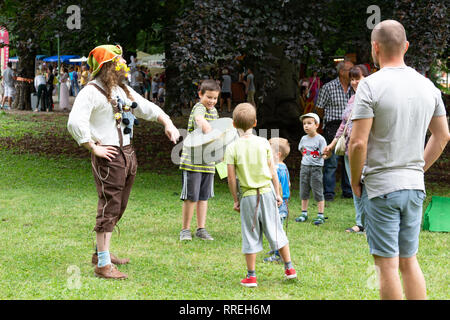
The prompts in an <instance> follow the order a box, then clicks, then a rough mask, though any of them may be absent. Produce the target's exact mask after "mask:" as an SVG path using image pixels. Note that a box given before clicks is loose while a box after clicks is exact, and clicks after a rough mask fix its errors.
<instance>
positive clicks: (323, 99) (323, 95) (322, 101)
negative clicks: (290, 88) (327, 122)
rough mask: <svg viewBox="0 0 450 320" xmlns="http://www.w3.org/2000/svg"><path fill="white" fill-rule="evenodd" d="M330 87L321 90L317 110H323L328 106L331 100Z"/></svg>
mask: <svg viewBox="0 0 450 320" xmlns="http://www.w3.org/2000/svg"><path fill="white" fill-rule="evenodd" d="M327 88H328V87H322V89H320V90H319V96H318V97H317V103H316V108H319V109H323V108H324V106H326V105H327V102H328V100H329V94H328V90H327Z"/></svg>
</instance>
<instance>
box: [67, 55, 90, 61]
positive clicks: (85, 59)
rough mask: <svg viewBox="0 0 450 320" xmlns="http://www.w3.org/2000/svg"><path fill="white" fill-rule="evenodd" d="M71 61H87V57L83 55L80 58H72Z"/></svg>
mask: <svg viewBox="0 0 450 320" xmlns="http://www.w3.org/2000/svg"><path fill="white" fill-rule="evenodd" d="M69 61H70V62H86V61H87V58H86V57H84V56H83V57H81V58H78V59H70V60H69Z"/></svg>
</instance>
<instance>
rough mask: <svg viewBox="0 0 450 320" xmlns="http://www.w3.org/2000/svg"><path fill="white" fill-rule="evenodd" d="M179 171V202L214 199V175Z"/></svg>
mask: <svg viewBox="0 0 450 320" xmlns="http://www.w3.org/2000/svg"><path fill="white" fill-rule="evenodd" d="M181 171H182V175H181V183H182V190H181V197H180V199H181V200H190V201H193V202H197V201H206V200H208V199H209V198H212V197H214V173H204V172H194V171H187V170H181Z"/></svg>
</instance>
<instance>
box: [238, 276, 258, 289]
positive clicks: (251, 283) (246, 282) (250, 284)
mask: <svg viewBox="0 0 450 320" xmlns="http://www.w3.org/2000/svg"><path fill="white" fill-rule="evenodd" d="M241 286H244V287H247V288H254V287H257V286H258V283H257V282H256V277H249V276H247V277H245V278H244V279H242V280H241Z"/></svg>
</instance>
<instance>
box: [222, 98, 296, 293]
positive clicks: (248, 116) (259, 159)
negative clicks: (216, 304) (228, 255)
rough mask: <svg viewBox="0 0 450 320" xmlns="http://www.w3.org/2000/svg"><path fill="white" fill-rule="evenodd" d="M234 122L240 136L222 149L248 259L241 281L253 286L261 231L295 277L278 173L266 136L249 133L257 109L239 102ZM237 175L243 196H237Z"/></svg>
mask: <svg viewBox="0 0 450 320" xmlns="http://www.w3.org/2000/svg"><path fill="white" fill-rule="evenodd" d="M233 125H234V126H235V127H236V128H237V129H238V131H239V133H240V138H239V139H237V140H236V141H234V142H233V143H232V144H230V145H229V146H228V147H227V149H226V151H225V162H226V164H227V169H228V186H229V188H230V192H231V195H232V196H233V199H234V208H233V209H234V210H236V211H238V212H240V214H241V231H242V252H243V253H244V254H245V260H246V263H247V277H246V278H244V279H243V280H242V281H241V285H243V286H245V287H256V286H257V281H256V273H255V265H256V253H257V252H260V251H262V250H263V245H262V243H263V233H264V234H265V235H266V238H267V240H268V241H269V244H270V246H271V248H272V250H279V252H280V255H281V258H282V259H283V261H284V264H285V276H286V278H287V279H294V278H296V277H297V274H296V272H295V269H294V268H293V266H292V262H291V257H290V251H289V241H288V239H287V237H286V233H285V232H284V230H283V227H282V224H281V221H280V217H279V213H278V205H281V203H282V201H283V200H282V198H281V196H280V191H279V182H278V176H277V173H276V171H275V166H274V163H273V157H272V150H271V147H270V144H269V142H268V141H267V139H264V138H261V137H258V136H255V135H253V134H252V129H253V127H255V126H256V109H255V107H253V106H252V105H251V104H249V103H241V104H239V105H238V106H237V107H236V109H235V110H234V111H233ZM236 176H237V177H238V179H239V185H240V188H241V193H240V194H242V197H241V199H238V195H237V182H236Z"/></svg>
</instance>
